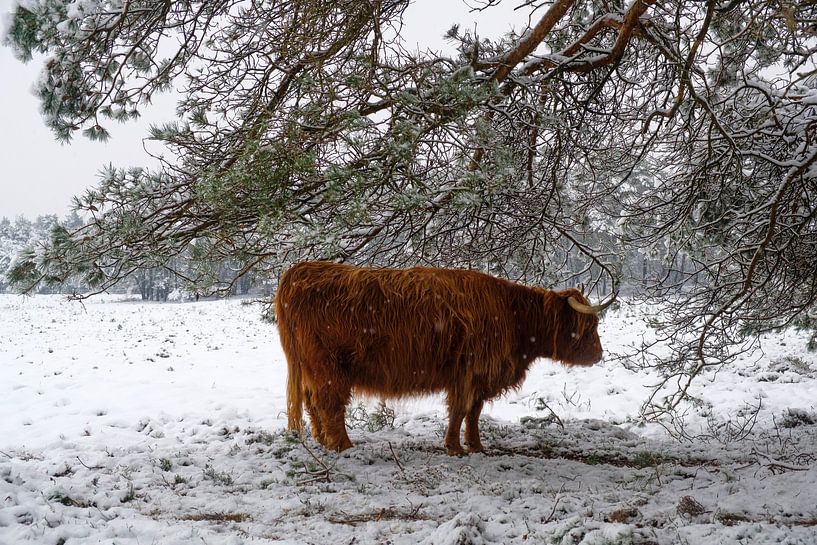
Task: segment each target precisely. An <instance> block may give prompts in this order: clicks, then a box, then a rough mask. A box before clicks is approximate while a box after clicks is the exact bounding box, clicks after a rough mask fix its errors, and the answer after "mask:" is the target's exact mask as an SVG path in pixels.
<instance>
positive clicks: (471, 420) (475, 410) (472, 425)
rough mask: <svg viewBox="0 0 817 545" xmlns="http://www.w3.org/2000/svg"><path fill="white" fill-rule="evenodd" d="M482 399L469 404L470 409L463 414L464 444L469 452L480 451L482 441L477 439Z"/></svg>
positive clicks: (481, 449)
mask: <svg viewBox="0 0 817 545" xmlns="http://www.w3.org/2000/svg"><path fill="white" fill-rule="evenodd" d="M483 405H484V401H483V400H481V399H478V400H476V401H474V404H473V405H471V410H470V411H468V414H467V415H466V416H465V444H466V445H467V446H468V450H469V451H470V452H482V451H483V450H484V448H483V446H482V442H481V441H480V440H479V414H480V413H481V412H482V406H483Z"/></svg>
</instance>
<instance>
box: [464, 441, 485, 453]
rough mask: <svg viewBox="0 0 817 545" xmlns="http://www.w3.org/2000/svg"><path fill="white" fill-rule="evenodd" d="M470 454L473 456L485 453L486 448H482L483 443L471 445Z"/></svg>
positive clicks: (469, 447)
mask: <svg viewBox="0 0 817 545" xmlns="http://www.w3.org/2000/svg"><path fill="white" fill-rule="evenodd" d="M468 452H470V453H471V454H476V453H477V452H485V447H483V446H482V443H477V444H469V445H468Z"/></svg>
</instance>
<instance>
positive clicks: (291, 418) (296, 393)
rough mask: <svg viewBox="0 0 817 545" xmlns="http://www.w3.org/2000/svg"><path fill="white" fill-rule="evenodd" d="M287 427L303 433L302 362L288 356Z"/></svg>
mask: <svg viewBox="0 0 817 545" xmlns="http://www.w3.org/2000/svg"><path fill="white" fill-rule="evenodd" d="M287 367H288V376H287V418H288V424H287V427H288V428H289V429H290V430H295V431H297V432H298V433H301V428H302V426H303V423H302V419H303V407H304V399H303V395H304V391H303V387H302V385H301V364H300V362H299V361H298V358H296V357H294V355H293V356H289V355H288V356H287Z"/></svg>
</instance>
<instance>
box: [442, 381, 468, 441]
mask: <svg viewBox="0 0 817 545" xmlns="http://www.w3.org/2000/svg"><path fill="white" fill-rule="evenodd" d="M466 407H467V404H466V403H465V400H464V399H462V398H461V397H460V396H458V395H456V394H455V393H454V392H449V393H448V431H447V432H446V433H445V450H446V451H448V455H449V456H460V455H462V454H465V451H464V450H462V445H461V444H460V428H461V427H462V419H463V418H465V414H466V411H467V409H466Z"/></svg>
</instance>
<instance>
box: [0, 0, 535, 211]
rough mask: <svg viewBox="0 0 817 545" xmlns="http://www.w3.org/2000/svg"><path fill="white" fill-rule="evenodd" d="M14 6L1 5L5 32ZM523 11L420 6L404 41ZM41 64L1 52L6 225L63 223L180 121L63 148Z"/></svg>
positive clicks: (164, 105)
mask: <svg viewBox="0 0 817 545" xmlns="http://www.w3.org/2000/svg"><path fill="white" fill-rule="evenodd" d="M14 3H15V2H14V1H13V0H0V14H2V19H0V21H2V27H1V28H0V30H2V31H4V30H5V23H6V20H7V19H8V13H9V12H10V11H11V9H12V6H13V4H14ZM518 4H519V2H514V1H513V0H508V1H507V5H506V6H501V7H500V8H493V9H492V10H489V11H488V12H487V13H481V14H473V13H469V9H468V7H467V5H466V4H464V3H461V2H457V1H452V0H445V1H442V2H441V1H439V0H417V1H416V2H415V3H414V4H413V5H412V6H411V7H410V8H409V10H408V11H407V13H406V18H405V27H404V35H405V36H406V37H407V39H408V44H412V45H413V44H414V43H417V44H418V45H419V46H420V47H421V48H422V49H425V48H427V47H432V48H440V47H443V46H444V42H443V40H442V35H443V34H444V33H445V31H446V30H448V28H450V26H451V24H452V23H455V22H456V23H460V24H461V25H462V26H463V28H473V27H474V24H475V23H476V25H477V30H478V32H479V34H480V35H482V36H486V37H487V36H498V35H500V34H501V33H503V32H506V31H508V30H509V29H510V28H511V27H512V26H517V27H520V26H524V25H526V24H527V22H528V21H527V16H528V11H529V10H520V11H519V12H514V11H513V10H512V8H513V6H515V5H518ZM408 44H407V45H408ZM41 64H42V61H41V60H40V61H38V60H36V59H35V60H34V61H32V62H30V63H29V64H27V65H26V64H23V63H21V62H20V61H18V60H17V59H15V58H14V56H13V55H12V54H11V50H10V49H9V48H7V47H2V46H0V74H2V76H0V218H1V217H4V216H5V217H9V218H14V217H16V216H18V215H25V216H28V217H29V218H33V217H35V216H37V215H40V214H58V215H60V216H63V215H65V214H66V213H67V212H68V211H69V209H70V204H71V197H72V196H74V195H78V194H82V193H83V192H84V191H85V189H87V188H89V187H91V186H93V185H95V184H96V180H97V175H98V172H99V171H100V169H101V167H103V166H104V165H107V164H109V163H112V164H113V165H115V166H118V167H126V166H151V165H153V164H155V162H154V160H153V159H152V158H151V157H150V156H149V155H147V154H146V153H145V151H144V149H143V143H142V139H143V138H144V136H145V135H146V134H147V128H148V126H149V125H150V124H151V123H159V122H162V121H166V120H169V119H171V118H172V116H173V112H174V108H173V106H174V104H175V99H174V98H173V97H172V96H170V95H164V96H161V97H156V98H155V100H154V104H153V105H152V106H151V107H149V108H143V109H142V118H141V119H140V120H138V121H135V122H129V123H127V124H124V125H123V124H116V123H113V122H110V123H109V124H108V125H107V128H108V129H109V130H110V132H111V139H110V141H108V142H107V143H100V142H91V141H89V140H87V139H86V138H84V137H83V136H81V135H77V136H76V137H75V138H74V140H73V141H72V143H71V144H68V145H62V144H59V143H57V142H55V140H54V138H53V135H52V134H51V132H50V131H49V130H48V129H47V128H46V127H45V125H44V124H43V120H42V117H41V116H40V111H39V104H38V101H37V99H36V98H35V97H34V95H33V94H32V93H31V89H32V85H33V83H34V81H35V80H36V78H37V75H38V74H39V72H40V67H41ZM153 149H155V148H153Z"/></svg>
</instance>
